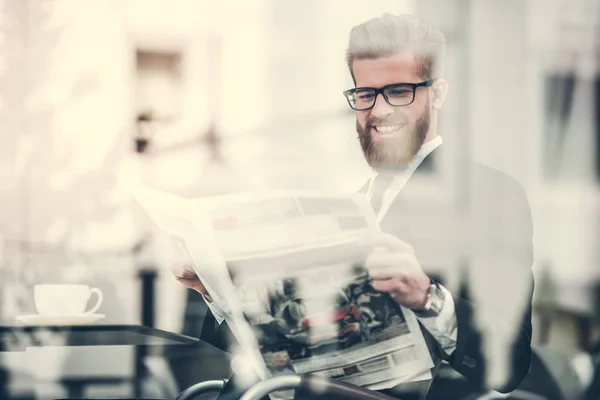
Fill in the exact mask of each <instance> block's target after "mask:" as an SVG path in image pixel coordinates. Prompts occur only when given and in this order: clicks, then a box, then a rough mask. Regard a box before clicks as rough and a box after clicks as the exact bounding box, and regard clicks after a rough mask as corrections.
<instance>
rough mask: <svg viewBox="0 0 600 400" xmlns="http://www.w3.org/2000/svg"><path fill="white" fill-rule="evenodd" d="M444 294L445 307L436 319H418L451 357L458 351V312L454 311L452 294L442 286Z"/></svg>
mask: <svg viewBox="0 0 600 400" xmlns="http://www.w3.org/2000/svg"><path fill="white" fill-rule="evenodd" d="M440 288H441V289H442V291H443V292H444V305H443V307H442V310H441V311H440V313H439V315H438V316H436V317H418V318H419V321H420V322H421V324H422V325H423V326H424V327H425V329H427V330H428V331H429V333H431V335H432V336H433V337H434V339H435V340H436V341H437V342H438V343H439V344H440V347H441V348H442V350H443V351H444V353H446V356H450V354H452V353H453V352H454V350H456V341H457V338H458V329H457V323H456V311H455V310H454V299H453V298H452V294H451V293H450V292H449V291H448V289H446V288H445V287H443V286H442V285H440Z"/></svg>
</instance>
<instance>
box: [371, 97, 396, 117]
mask: <svg viewBox="0 0 600 400" xmlns="http://www.w3.org/2000/svg"><path fill="white" fill-rule="evenodd" d="M393 112H394V107H392V106H390V105H389V104H388V102H387V101H386V100H385V98H384V97H383V94H382V93H379V94H378V95H377V98H376V99H375V105H374V106H373V108H372V109H371V116H373V117H375V118H380V119H383V118H385V117H387V116H388V115H390V114H392V113H393Z"/></svg>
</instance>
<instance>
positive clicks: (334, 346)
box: [132, 186, 433, 386]
mask: <svg viewBox="0 0 600 400" xmlns="http://www.w3.org/2000/svg"><path fill="white" fill-rule="evenodd" d="M132 193H133V194H134V196H135V198H136V199H137V200H138V202H139V203H140V204H141V206H142V208H144V209H145V211H146V212H147V213H148V215H149V216H150V217H151V219H152V220H154V222H155V223H156V224H157V225H158V226H159V227H161V228H163V229H165V230H166V231H167V232H169V233H170V234H171V235H172V236H173V237H174V239H175V242H176V243H177V245H178V246H179V247H180V248H182V249H183V250H185V251H186V252H187V253H188V255H189V256H190V259H191V260H192V262H193V263H194V270H195V271H196V273H197V275H198V276H199V278H200V279H201V280H202V281H203V283H204V284H205V287H206V289H207V291H208V292H209V294H210V295H211V298H212V299H213V300H214V303H213V305H214V306H216V307H218V308H219V309H220V310H222V311H223V315H225V320H226V321H227V323H229V324H230V325H231V328H232V331H233V333H234V335H235V336H236V339H238V340H239V341H240V344H241V345H242V346H244V347H246V348H245V349H244V350H249V353H248V354H249V355H250V356H251V357H253V358H254V360H253V361H254V362H253V365H254V366H255V368H257V373H258V374H259V376H260V377H261V378H265V377H268V376H272V375H273V374H281V373H286V372H293V373H298V374H306V373H310V374H318V375H321V376H323V377H326V378H328V379H336V380H343V381H346V382H348V383H352V384H355V385H359V386H369V385H373V384H377V383H381V382H384V381H389V380H391V379H399V378H402V377H414V376H415V374H414V372H415V371H423V373H424V374H426V373H428V371H429V369H430V368H431V367H432V366H433V361H432V359H431V356H430V354H429V351H428V349H427V346H426V344H425V340H424V338H423V336H422V334H421V331H420V328H419V325H418V321H417V319H416V317H415V315H414V314H413V313H412V312H411V311H410V310H408V309H405V308H403V307H401V306H400V305H399V304H398V303H397V302H396V301H394V300H393V299H392V298H391V296H390V295H389V294H387V293H383V292H379V291H376V290H375V289H373V287H372V286H371V283H370V277H369V274H368V272H367V270H366V269H365V268H364V266H363V264H364V261H365V260H366V258H367V256H368V255H369V254H370V252H371V251H372V248H370V247H369V246H368V245H367V243H368V238H370V237H372V235H375V234H378V233H380V229H379V225H378V223H377V220H376V217H375V215H374V213H373V211H372V208H371V207H370V205H369V202H368V200H367V198H366V196H365V195H364V194H358V193H353V194H344V195H340V194H335V195H324V194H322V193H297V192H269V193H266V194H265V193H263V194H236V195H226V196H214V197H206V198H198V199H184V198H181V197H179V196H174V195H171V194H168V193H163V192H161V191H158V190H154V189H150V188H147V187H143V186H138V187H135V188H133V189H132ZM248 348H250V349H248ZM422 375H423V374H421V376H422ZM407 379H409V378H407Z"/></svg>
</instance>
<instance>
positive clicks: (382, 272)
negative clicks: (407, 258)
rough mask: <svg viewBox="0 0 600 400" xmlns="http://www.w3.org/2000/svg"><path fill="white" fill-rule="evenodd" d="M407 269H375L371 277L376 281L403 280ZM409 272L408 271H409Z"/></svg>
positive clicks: (371, 271) (370, 273)
mask: <svg viewBox="0 0 600 400" xmlns="http://www.w3.org/2000/svg"><path fill="white" fill-rule="evenodd" d="M405 271H407V269H405V268H401V267H400V268H398V267H388V268H374V269H372V270H370V271H369V276H370V277H371V279H374V280H383V279H394V278H397V279H399V280H403V279H404V278H405V276H406V275H408V274H407V273H405ZM407 272H408V271H407Z"/></svg>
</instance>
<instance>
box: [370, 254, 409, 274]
mask: <svg viewBox="0 0 600 400" xmlns="http://www.w3.org/2000/svg"><path fill="white" fill-rule="evenodd" d="M413 261H414V256H413V255H412V254H401V253H390V252H377V253H372V254H371V255H369V257H368V258H367V260H366V262H365V268H366V269H367V270H368V271H369V274H370V273H371V272H372V271H375V270H378V269H381V268H383V269H387V268H389V267H392V266H393V267H395V268H400V269H401V268H402V267H404V266H410V265H412V263H413Z"/></svg>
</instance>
